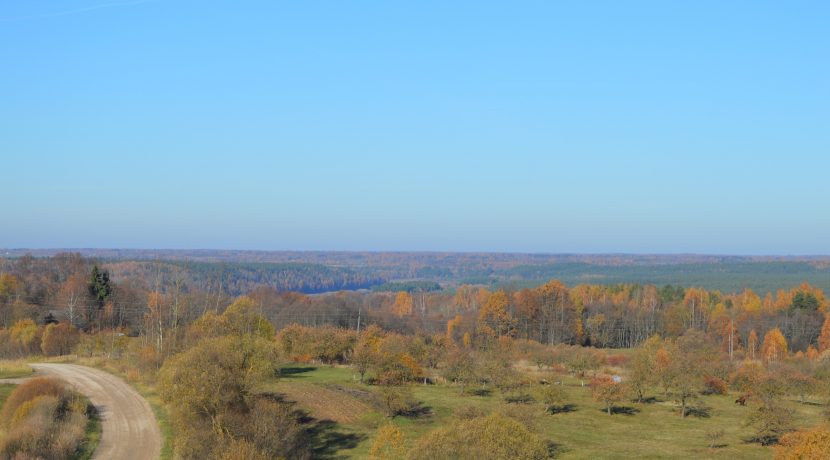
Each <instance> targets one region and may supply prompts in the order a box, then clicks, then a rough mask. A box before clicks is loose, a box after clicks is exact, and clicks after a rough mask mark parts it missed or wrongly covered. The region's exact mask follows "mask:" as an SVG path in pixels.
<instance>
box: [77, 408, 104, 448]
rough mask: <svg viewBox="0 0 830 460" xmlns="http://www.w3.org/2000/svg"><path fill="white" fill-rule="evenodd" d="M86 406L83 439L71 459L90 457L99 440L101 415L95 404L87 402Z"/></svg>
mask: <svg viewBox="0 0 830 460" xmlns="http://www.w3.org/2000/svg"><path fill="white" fill-rule="evenodd" d="M88 407H89V409H88V410H87V415H88V417H89V419H88V420H87V422H86V433H85V435H84V441H83V443H81V445H80V446H78V450H77V452H75V455H73V456H72V457H71V460H89V459H91V458H92V455H93V454H95V449H97V448H98V444H99V443H100V442H101V417H100V416H99V415H98V411H97V410H95V406H93V405H92V404H89V403H88Z"/></svg>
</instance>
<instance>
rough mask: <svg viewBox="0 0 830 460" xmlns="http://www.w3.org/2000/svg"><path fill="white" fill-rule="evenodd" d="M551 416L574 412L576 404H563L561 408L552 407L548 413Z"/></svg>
mask: <svg viewBox="0 0 830 460" xmlns="http://www.w3.org/2000/svg"><path fill="white" fill-rule="evenodd" d="M548 412H550V413H551V414H567V413H569V412H576V404H565V405H562V406H553V407H551V408H550V410H549V411H548Z"/></svg>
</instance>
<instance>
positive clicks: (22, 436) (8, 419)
mask: <svg viewBox="0 0 830 460" xmlns="http://www.w3.org/2000/svg"><path fill="white" fill-rule="evenodd" d="M94 418H95V414H94V409H93V408H92V406H91V405H90V404H89V403H88V401H87V400H86V398H84V397H83V396H81V395H79V394H77V393H75V392H73V391H72V390H71V389H69V387H68V386H67V385H66V384H64V383H63V382H62V381H60V380H57V379H53V378H46V377H37V378H32V379H30V380H27V381H26V382H24V383H22V384H20V385H19V386H17V387H16V388H15V389H14V390H13V391H12V392H11V393H10V394H9V396H8V398H7V399H6V401H5V402H4V404H3V408H2V411H0V420H2V422H0V423H2V430H3V434H2V438H0V458H4V459H19V458H44V459H78V458H89V455H91V453H92V451H93V450H94V445H95V444H96V443H97V439H98V433H97V432H99V431H100V428H99V426H98V425H97V422H96V421H95V420H94Z"/></svg>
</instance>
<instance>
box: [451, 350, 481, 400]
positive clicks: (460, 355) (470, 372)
mask: <svg viewBox="0 0 830 460" xmlns="http://www.w3.org/2000/svg"><path fill="white" fill-rule="evenodd" d="M443 376H444V378H445V379H447V381H448V382H450V383H454V384H456V385H458V386H459V392H460V394H464V388H465V387H466V386H467V385H468V384H470V383H472V382H473V381H474V380H475V377H476V368H475V361H474V360H473V356H472V355H471V353H470V352H469V351H468V350H467V349H466V348H454V349H451V350H450V351H449V353H448V354H447V362H446V363H445V365H444V369H443Z"/></svg>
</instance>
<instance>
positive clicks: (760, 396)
mask: <svg viewBox="0 0 830 460" xmlns="http://www.w3.org/2000/svg"><path fill="white" fill-rule="evenodd" d="M785 392H786V382H785V381H784V380H783V379H781V378H778V377H777V376H774V375H767V376H766V377H765V378H764V379H763V380H762V381H761V382H760V383H759V384H758V385H757V386H756V389H755V393H754V395H753V396H754V399H755V400H756V401H758V407H757V408H756V409H755V410H754V411H753V412H751V413H750V415H749V418H748V419H747V425H749V426H752V427H753V428H754V429H755V433H754V435H753V437H752V438H751V441H754V442H758V443H760V444H762V445H765V446H768V445H771V444H775V443H777V442H778V440H779V439H780V438H781V436H783V435H784V434H785V433H787V432H789V431H792V429H793V413H792V411H791V410H790V409H787V408H786V407H784V406H783V405H782V404H781V401H780V398H781V396H782V395H784V394H785Z"/></svg>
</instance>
